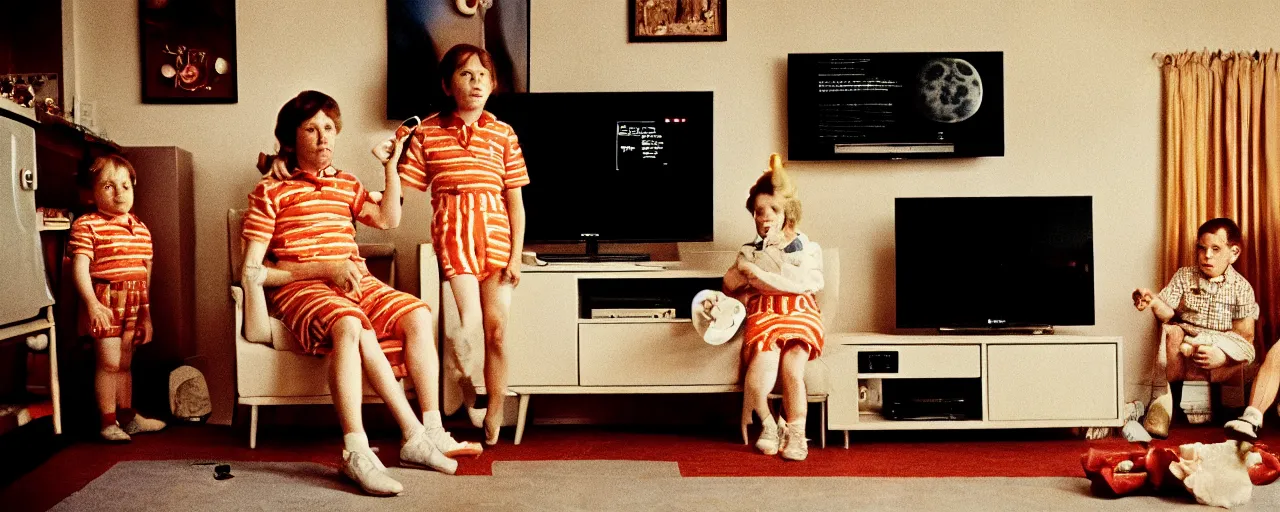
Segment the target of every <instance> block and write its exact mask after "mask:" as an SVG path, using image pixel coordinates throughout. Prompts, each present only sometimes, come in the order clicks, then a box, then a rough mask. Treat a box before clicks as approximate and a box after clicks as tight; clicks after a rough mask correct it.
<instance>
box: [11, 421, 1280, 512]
mask: <svg viewBox="0 0 1280 512" xmlns="http://www.w3.org/2000/svg"><path fill="white" fill-rule="evenodd" d="M479 433H480V432H479V431H478V430H477V429H465V430H458V431H457V432H456V434H457V435H456V436H455V437H457V438H459V439H477V438H478V436H479ZM1264 434H1265V435H1264V438H1263V441H1264V442H1269V443H1270V444H1271V445H1272V446H1280V432H1277V430H1276V429H1275V428H1268V429H1264ZM394 435H395V434H394V433H391V432H386V433H379V434H375V435H374V437H375V439H374V441H373V443H372V444H373V445H374V446H375V447H377V448H379V449H380V453H381V454H382V458H383V460H384V461H385V462H386V463H387V464H388V465H391V464H394V463H396V454H397V452H398V449H399V446H398V442H397V441H398V440H397V439H396V438H395V437H394ZM510 435H511V434H510V432H504V438H503V443H502V444H499V445H498V446H496V447H489V448H487V449H486V450H485V452H484V454H483V455H481V456H480V457H477V458H474V459H472V458H463V459H460V461H459V462H460V464H459V469H458V474H459V475H488V474H490V468H491V466H492V464H493V462H494V461H508V460H598V459H606V460H651V461H674V462H677V463H679V465H680V472H681V474H682V475H684V476H686V477H699V476H903V477H943V476H1009V477H1036V476H1058V477H1061V476H1068V477H1070V476H1077V477H1083V476H1084V473H1083V471H1082V470H1081V468H1080V455H1081V454H1083V453H1084V452H1085V451H1087V450H1088V448H1089V447H1091V446H1092V447H1114V448H1120V447H1124V446H1126V445H1127V444H1128V443H1126V442H1125V441H1124V440H1123V439H1120V438H1109V439H1105V440H1102V441H1084V440H1079V439H1074V438H1071V437H1070V436H1069V435H1068V434H1067V431H1066V430H1065V429H1050V430H1004V431H1002V430H992V431H968V432H964V431H935V432H855V433H854V437H853V441H852V443H851V446H850V449H848V450H845V449H843V448H841V447H840V445H841V436H840V435H839V434H836V433H833V434H832V435H831V438H830V439H831V440H830V441H829V444H828V445H827V448H826V449H820V448H818V444H817V443H816V442H811V444H810V450H809V459H808V460H807V461H804V462H785V461H783V460H782V459H780V458H778V457H766V456H764V455H760V454H759V453H756V452H755V451H754V450H753V449H752V448H750V447H748V446H743V445H742V444H740V442H739V441H738V440H737V439H736V438H737V436H738V434H737V431H736V429H735V428H734V427H732V426H728V427H726V426H708V427H705V428H701V429H696V430H695V429H687V428H679V429H648V430H645V431H642V430H639V429H636V428H631V429H615V428H605V427H576V426H574V427H570V426H547V427H541V426H539V427H531V428H529V429H528V430H527V431H526V432H525V437H524V442H523V443H522V444H521V445H520V446H513V445H511V444H510V441H511V438H510ZM1221 440H1222V430H1221V427H1220V426H1216V425H1215V426H1211V427H1210V426H1206V427H1194V428H1193V427H1188V426H1176V427H1175V428H1174V429H1173V434H1172V436H1171V437H1170V439H1169V440H1167V441H1163V443H1169V444H1182V443H1190V442H1197V441H1199V442H1219V441H1221ZM340 452H341V441H340V439H339V436H337V435H336V434H335V433H334V432H332V431H330V430H328V429H325V430H323V431H320V430H307V431H302V432H298V431H290V430H286V429H283V428H274V429H267V430H266V431H265V432H263V433H261V434H260V438H259V441H258V449H256V450H250V449H249V448H248V445H247V435H246V432H245V431H244V430H240V429H236V430H233V429H231V428H227V427H216V426H204V425H177V426H174V427H172V428H170V429H168V430H166V431H164V432H161V433H159V434H154V435H149V436H138V437H137V438H136V439H135V441H134V442H133V443H131V444H127V445H104V444H100V443H93V442H81V443H76V444H73V445H71V446H69V447H68V448H66V449H64V450H62V451H61V452H59V453H58V454H57V455H55V456H54V457H53V458H52V459H50V460H49V461H48V462H47V463H45V464H44V465H42V466H40V467H39V468H37V469H35V470H34V471H32V472H31V473H28V474H27V475H25V476H23V477H22V478H20V479H18V480H17V481H15V482H14V483H13V484H12V485H10V486H9V487H8V488H6V489H4V490H3V491H0V503H4V505H5V509H6V510H45V509H47V508H49V507H51V506H53V505H54V504H56V503H58V502H59V501H61V500H62V499H63V498H65V497H66V496H68V495H70V494H71V493H73V492H75V491H77V490H79V489H80V488H82V487H84V486H85V485H86V484H88V483H89V482H90V481H92V480H93V479H95V478H97V477H98V476H100V475H101V474H102V473H103V472H105V471H106V470H107V469H109V468H110V467H111V466H112V465H114V464H115V463H116V462H119V461H124V460H172V459H192V460H210V461H219V462H230V463H231V465H232V471H233V472H234V470H235V461H288V462H306V461H310V462H319V463H323V464H329V465H333V466H334V467H335V468H336V466H337V460H338V456H339V455H338V454H339V453H340Z"/></svg>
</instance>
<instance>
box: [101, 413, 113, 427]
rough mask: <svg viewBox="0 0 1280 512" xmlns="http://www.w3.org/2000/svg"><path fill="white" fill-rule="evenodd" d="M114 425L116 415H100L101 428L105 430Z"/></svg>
mask: <svg viewBox="0 0 1280 512" xmlns="http://www.w3.org/2000/svg"><path fill="white" fill-rule="evenodd" d="M115 424H116V413H114V412H104V413H102V428H107V427H110V426H112V425H115Z"/></svg>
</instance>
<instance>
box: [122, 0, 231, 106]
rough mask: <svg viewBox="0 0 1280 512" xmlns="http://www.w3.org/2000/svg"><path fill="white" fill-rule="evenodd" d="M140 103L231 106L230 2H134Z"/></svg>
mask: <svg viewBox="0 0 1280 512" xmlns="http://www.w3.org/2000/svg"><path fill="white" fill-rule="evenodd" d="M138 33H139V34H138V35H139V41H140V44H141V52H142V102H143V103H235V102H236V101H237V92H236V91H237V88H236V75H237V72H236V64H237V61H236V2H235V0H138Z"/></svg>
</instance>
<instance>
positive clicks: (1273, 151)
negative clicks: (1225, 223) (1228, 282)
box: [1161, 51, 1280, 358]
mask: <svg viewBox="0 0 1280 512" xmlns="http://www.w3.org/2000/svg"><path fill="white" fill-rule="evenodd" d="M1278 62H1280V55H1278V54H1277V53H1276V52H1275V51H1270V52H1266V53H1261V52H1255V53H1244V52H1221V51H1220V52H1185V53H1181V54H1176V55H1164V56H1162V57H1161V70H1162V72H1163V78H1164V90H1163V98H1162V99H1163V102H1164V173H1165V181H1164V189H1165V190H1164V198H1165V200H1164V206H1165V232H1164V248H1165V254H1164V259H1163V262H1162V270H1163V273H1164V279H1165V280H1166V281H1167V280H1168V279H1169V278H1171V277H1172V276H1173V273H1174V271H1176V270H1177V269H1178V267H1180V266H1184V265H1189V264H1192V263H1193V262H1194V261H1195V257H1196V254H1195V239H1196V228H1198V227H1199V226H1200V224H1201V223H1203V222H1204V221H1206V220H1209V219H1212V218H1215V217H1228V218H1231V219H1233V220H1235V221H1236V223H1237V224H1239V225H1240V229H1241V231H1242V232H1243V234H1244V251H1243V253H1242V254H1241V256H1240V259H1238V260H1237V261H1236V264H1235V268H1236V270H1238V271H1239V272H1240V273H1241V274H1243V275H1244V276H1245V277H1246V278H1247V279H1248V280H1249V282H1250V283H1252V284H1253V287H1254V291H1255V292H1256V293H1257V295H1258V302H1259V304H1261V306H1262V318H1261V320H1260V323H1259V325H1258V333H1257V334H1258V336H1257V337H1256V338H1255V342H1254V344H1255V345H1256V346H1257V347H1258V349H1259V352H1258V357H1259V358H1261V357H1262V354H1264V352H1263V350H1265V349H1266V347H1269V346H1270V345H1271V343H1273V342H1274V341H1275V340H1276V336H1277V335H1278V334H1280V325H1277V324H1278V323H1280V272H1277V269H1280V85H1277V80H1278V78H1277V76H1276V74H1277V65H1278V64H1277V63H1278Z"/></svg>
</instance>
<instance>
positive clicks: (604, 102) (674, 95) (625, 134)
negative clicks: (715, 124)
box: [487, 92, 714, 243]
mask: <svg viewBox="0 0 1280 512" xmlns="http://www.w3.org/2000/svg"><path fill="white" fill-rule="evenodd" d="M487 110H489V111H490V112H492V113H493V114H494V115H495V116H497V117H498V119H500V120H502V121H505V122H507V123H510V124H511V126H512V127H513V128H514V129H515V131H516V136H517V137H518V138H519V141H520V146H521V148H522V149H523V150H524V157H525V163H526V164H527V165H528V168H529V178H530V184H529V185H528V186H526V187H525V189H524V191H523V196H524V203H525V209H526V214H527V215H526V218H527V221H526V227H527V231H526V235H525V240H526V241H527V242H529V243H548V242H552V243H554V242H581V241H583V240H586V239H593V240H598V241H604V242H692V241H710V240H711V237H712V227H713V217H712V203H713V202H714V194H713V191H712V178H713V167H712V151H713V148H712V124H711V121H712V93H711V92H583V93H559V92H556V93H523V94H506V95H495V96H493V97H492V98H491V99H490V100H489V104H488V106H487Z"/></svg>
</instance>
